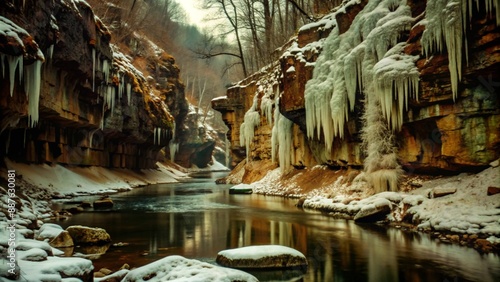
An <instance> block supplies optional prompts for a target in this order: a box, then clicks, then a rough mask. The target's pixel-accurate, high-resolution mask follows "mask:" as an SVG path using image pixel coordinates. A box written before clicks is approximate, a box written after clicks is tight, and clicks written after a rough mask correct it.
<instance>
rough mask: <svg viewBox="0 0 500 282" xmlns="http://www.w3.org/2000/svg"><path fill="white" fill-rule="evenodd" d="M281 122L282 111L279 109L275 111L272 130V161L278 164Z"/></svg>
mask: <svg viewBox="0 0 500 282" xmlns="http://www.w3.org/2000/svg"><path fill="white" fill-rule="evenodd" d="M279 120H280V110H279V108H278V107H276V108H275V109H274V124H273V129H272V130H271V161H272V162H273V163H276V154H277V152H278V142H279V140H278V130H279V129H278V124H279Z"/></svg>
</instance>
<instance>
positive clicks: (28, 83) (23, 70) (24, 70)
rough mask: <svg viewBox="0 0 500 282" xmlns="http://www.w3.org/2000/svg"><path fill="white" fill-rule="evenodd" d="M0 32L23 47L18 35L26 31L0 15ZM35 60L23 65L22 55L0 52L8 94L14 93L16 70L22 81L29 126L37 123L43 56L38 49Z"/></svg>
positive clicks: (23, 34)
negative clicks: (7, 78) (7, 77)
mask: <svg viewBox="0 0 500 282" xmlns="http://www.w3.org/2000/svg"><path fill="white" fill-rule="evenodd" d="M0 34H1V35H3V36H5V37H10V38H14V40H15V41H16V42H17V44H19V45H20V46H22V47H24V43H23V41H22V40H21V38H20V36H23V37H24V36H29V34H28V32H27V31H26V30H24V29H23V28H21V27H19V26H18V25H16V24H15V23H13V22H12V21H10V20H9V19H7V18H4V17H2V16H0ZM36 56H37V58H38V59H37V60H35V62H33V63H32V64H31V65H27V66H24V59H23V56H22V55H20V56H10V55H6V54H0V64H1V66H0V68H1V69H2V70H1V71H2V79H5V73H6V71H5V64H7V65H8V70H9V83H10V85H9V86H10V88H9V89H10V96H11V97H12V95H13V93H14V84H15V76H16V70H17V71H18V77H19V84H21V85H22V82H23V81H24V92H25V93H26V97H27V98H28V125H29V126H30V127H34V126H36V124H37V123H38V117H39V115H38V108H39V100H40V86H41V75H42V74H41V71H42V63H43V61H44V60H45V57H44V55H43V53H42V51H41V50H40V49H38V50H37V55H36Z"/></svg>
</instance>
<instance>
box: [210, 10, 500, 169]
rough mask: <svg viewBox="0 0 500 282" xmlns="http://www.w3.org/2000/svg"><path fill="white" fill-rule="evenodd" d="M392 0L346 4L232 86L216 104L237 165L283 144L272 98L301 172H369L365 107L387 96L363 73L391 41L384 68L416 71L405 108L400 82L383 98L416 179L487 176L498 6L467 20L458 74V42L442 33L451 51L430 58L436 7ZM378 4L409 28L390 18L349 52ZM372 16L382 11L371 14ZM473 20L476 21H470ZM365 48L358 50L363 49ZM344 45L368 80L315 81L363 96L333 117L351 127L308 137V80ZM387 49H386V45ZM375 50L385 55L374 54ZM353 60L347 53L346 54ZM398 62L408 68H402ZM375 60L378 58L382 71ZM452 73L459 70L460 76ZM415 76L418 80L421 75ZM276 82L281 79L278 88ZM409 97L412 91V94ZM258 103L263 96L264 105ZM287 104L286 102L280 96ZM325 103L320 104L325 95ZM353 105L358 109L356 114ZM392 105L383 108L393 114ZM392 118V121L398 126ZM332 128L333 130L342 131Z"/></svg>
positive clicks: (495, 122)
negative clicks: (250, 130)
mask: <svg viewBox="0 0 500 282" xmlns="http://www.w3.org/2000/svg"><path fill="white" fill-rule="evenodd" d="M389 2H391V1H368V0H363V1H350V2H349V3H347V4H346V3H344V4H345V5H344V6H342V7H339V8H337V9H335V10H334V11H332V13H331V14H329V15H327V16H325V17H324V18H322V19H321V20H319V21H318V22H316V23H312V24H309V25H307V26H304V27H302V28H301V29H300V30H299V32H298V35H297V36H296V37H295V38H293V39H292V40H291V41H290V42H289V43H287V44H286V45H285V46H283V48H282V53H283V55H282V56H281V59H280V61H279V62H276V63H275V65H274V66H270V67H268V69H267V71H262V72H260V73H257V74H254V75H253V76H251V77H249V78H246V79H245V80H243V81H241V82H239V83H238V84H237V85H235V86H233V87H231V88H229V89H228V91H227V95H226V96H225V97H221V98H217V99H214V100H213V101H212V106H213V108H214V109H216V110H218V111H220V112H221V113H222V115H223V119H224V121H225V122H226V124H227V125H228V126H229V128H230V131H229V133H228V138H229V140H230V141H231V144H232V156H233V160H235V163H233V165H235V164H236V162H237V161H242V160H244V159H245V158H246V156H247V155H248V161H250V162H251V161H252V160H262V159H271V155H272V154H273V153H272V152H273V148H272V147H273V145H272V144H273V138H274V137H273V134H272V132H271V128H272V127H273V125H270V124H269V122H268V120H269V119H267V118H266V114H265V112H266V111H271V112H272V111H273V110H266V108H267V107H268V106H267V105H266V103H267V102H266V100H268V99H272V100H273V101H276V103H275V105H274V106H273V107H274V108H278V109H279V113H280V114H281V115H282V116H284V117H286V118H287V119H289V120H290V121H292V122H293V124H292V126H291V129H290V130H291V132H292V139H293V140H292V145H291V149H290V151H289V152H290V155H291V158H290V160H289V162H290V164H291V165H293V166H294V167H296V168H302V167H304V166H305V167H310V166H314V165H316V164H327V165H328V166H330V167H331V168H342V167H361V166H363V165H364V161H365V160H366V157H367V150H365V149H366V147H364V146H366V143H369V142H367V141H366V140H365V142H363V136H362V134H363V131H366V121H365V120H364V118H363V115H364V113H365V111H366V108H365V102H366V100H367V99H370V97H371V95H375V94H377V93H376V91H374V90H373V89H371V88H370V89H367V88H366V87H367V86H366V85H368V83H367V82H365V80H372V78H371V77H372V76H371V75H370V78H369V79H368V78H367V77H368V75H369V74H368V73H363V74H362V75H361V73H360V72H361V69H362V68H365V69H366V67H365V65H364V64H366V63H367V62H369V61H368V60H367V59H366V58H367V55H365V52H366V53H368V51H369V50H370V49H369V48H368V47H370V46H369V43H370V41H369V39H372V40H374V41H375V42H377V43H378V42H379V41H381V40H380V39H382V40H383V39H385V40H386V41H384V42H383V44H386V45H387V46H383V48H386V50H389V52H387V53H386V54H385V55H384V53H385V51H386V50H383V52H382V53H381V54H382V55H384V56H380V57H379V58H378V62H380V61H382V58H383V59H393V61H394V65H397V64H398V63H401V61H404V60H406V59H407V58H410V59H411V61H412V64H411V67H410V68H408V70H410V71H408V70H407V69H404V70H402V71H401V72H400V73H403V75H406V76H405V77H404V78H405V79H409V80H410V79H414V80H416V81H417V83H416V84H417V85H416V86H415V87H416V88H411V89H410V90H409V91H408V92H410V94H408V99H407V100H406V101H407V103H408V105H407V106H406V107H405V106H404V103H403V102H404V101H403V100H402V97H403V96H402V94H403V93H402V92H403V90H401V89H397V88H398V81H397V79H395V80H393V81H390V80H387V81H389V82H388V83H389V86H387V88H388V90H387V91H386V92H389V96H390V95H391V93H392V95H393V96H392V97H389V99H390V100H387V99H385V98H384V99H385V100H384V99H382V103H386V102H387V103H389V110H387V109H386V111H388V112H389V113H388V114H387V115H385V117H386V118H385V119H384V120H385V122H387V127H388V130H387V133H388V136H390V135H391V134H392V135H394V139H395V140H394V146H396V147H397V150H396V151H397V161H398V163H399V164H400V165H401V166H402V168H404V169H405V170H406V171H407V172H411V173H431V174H443V173H445V174H446V173H460V172H468V171H477V170H480V169H482V168H485V167H487V166H488V164H489V162H491V161H493V160H496V159H498V158H499V157H500V99H499V97H498V90H499V87H500V73H499V72H498V71H496V70H498V69H499V67H500V29H499V27H498V23H500V20H499V19H498V18H497V19H496V18H495V9H494V7H493V6H494V5H492V4H491V3H490V6H489V7H490V8H488V7H486V6H484V3H482V4H479V5H478V6H477V8H476V6H475V4H474V7H469V10H470V13H466V14H464V15H463V18H462V20H463V21H464V22H465V23H464V27H463V28H464V30H466V32H465V31H464V33H463V34H465V35H463V36H464V38H463V39H458V40H462V42H455V43H454V44H463V45H464V46H463V47H460V46H459V47H458V48H459V50H461V51H462V52H463V55H462V57H460V58H459V60H460V62H459V64H458V67H457V66H456V65H457V63H456V62H455V59H454V57H452V55H453V56H454V55H455V53H456V52H455V50H454V49H453V48H454V46H452V44H451V43H450V42H449V41H446V43H447V44H448V45H450V46H449V47H448V49H446V44H445V43H440V40H442V41H445V35H441V36H442V38H439V39H438V42H434V44H435V45H439V44H441V45H444V46H445V47H443V48H442V50H437V47H442V46H436V48H434V49H433V50H431V51H429V50H427V49H426V48H427V45H429V44H427V43H426V44H427V45H426V44H422V37H423V33H424V31H425V30H426V28H427V29H429V31H428V33H430V32H431V30H430V29H431V27H432V23H433V22H432V21H433V20H435V19H431V16H432V15H431V14H430V13H427V14H426V5H427V2H426V1H401V3H399V2H400V1H392V2H394V3H392V2H391V3H389ZM403 2H405V4H404V3H403ZM439 2H443V1H439ZM444 2H446V1H444ZM489 2H491V1H489ZM489 2H488V3H489ZM377 5H378V6H377ZM384 5H385V6H384ZM463 5H466V4H463ZM374 6H377V8H379V9H380V10H377V11H378V12H380V13H385V14H384V15H388V17H390V16H391V15H392V14H396V13H401V14H404V18H402V20H401V21H399V22H404V21H407V24H406V25H405V26H404V27H401V30H400V31H397V33H395V34H394V36H393V34H392V33H390V30H384V27H385V26H384V25H386V26H388V27H390V24H393V25H396V24H397V21H396V20H395V21H392V22H391V21H390V20H386V19H385V18H384V19H383V20H381V21H380V22H375V23H376V25H375V23H373V28H372V29H370V30H368V31H366V32H365V30H363V32H365V33H363V32H361V31H360V34H361V35H360V36H359V37H360V38H354V39H353V41H352V42H355V43H352V42H349V43H351V45H350V46H346V45H349V44H344V42H345V40H344V39H346V38H348V37H349V36H352V34H353V33H354V32H358V30H357V29H361V27H360V26H361V24H360V21H362V20H363V19H364V18H369V17H371V16H372V15H373V14H375V9H374V8H373V7H374ZM492 7H493V8H492ZM465 8H466V7H465ZM465 8H464V9H465ZM367 9H372V10H371V11H368V10H367ZM464 11H466V10H464ZM466 12H467V11H466ZM443 14H444V13H443ZM497 14H498V13H497ZM466 15H470V17H469V16H466ZM358 16H359V17H358ZM394 17H395V16H394ZM443 17H444V16H443ZM384 21H385V22H384ZM368 24H370V23H369V22H366V23H365V25H368ZM373 30H376V32H379V33H380V37H381V38H380V39H378V41H377V39H374V38H370V36H371V35H367V34H368V32H372V31H373ZM445 32H448V31H447V30H446V31H445ZM393 33H394V32H393ZM386 34H388V35H390V36H392V37H395V38H394V39H393V38H392V37H391V38H388V39H386V38H384V36H386ZM388 35H387V36H388ZM459 35H460V34H457V35H456V36H457V37H458V36H459ZM332 36H333V37H332ZM427 36H428V34H427ZM329 37H330V38H329ZM446 39H448V38H446ZM327 40H330V42H337V45H336V47H335V49H333V50H328V51H325V50H324V49H325V48H326V47H325V46H327V45H326V44H327V43H325V42H327ZM335 40H337V41H335ZM424 40H425V39H424ZM427 41H428V39H427ZM339 42H340V43H339ZM360 42H361V43H360ZM357 44H359V45H357ZM367 46H368V47H367ZM356 47H358V48H357V49H356ZM342 48H345V49H346V52H347V53H348V54H349V55H352V54H355V52H357V51H360V50H361V49H362V50H361V51H362V52H359V56H351V57H349V58H348V57H347V56H345V58H346V59H345V60H344V61H342V63H344V62H345V64H346V65H345V68H344V72H345V73H348V71H349V69H347V64H348V63H349V62H350V61H348V60H351V61H357V62H358V65H359V67H358V68H357V72H358V73H357V75H358V77H357V78H356V76H354V79H348V78H347V75H346V74H345V73H344V72H343V73H342V74H340V75H337V74H333V72H332V74H331V76H333V77H334V78H333V79H332V80H328V79H325V80H324V81H315V83H316V84H321V83H325V84H327V83H331V84H330V85H331V86H326V85H325V87H330V91H331V92H336V91H340V90H342V91H345V90H344V89H340V90H338V89H339V88H349V87H351V86H350V85H352V84H353V85H354V86H353V87H351V89H354V90H355V91H351V92H349V91H348V90H349V89H347V91H345V92H346V94H345V96H340V97H344V98H342V99H340V100H339V101H338V102H337V104H338V103H345V104H346V106H345V108H346V109H345V111H344V110H342V111H341V115H342V118H341V120H340V121H339V120H335V119H334V118H332V119H333V124H334V125H336V124H337V123H341V126H339V127H338V130H337V129H336V128H335V129H336V131H335V133H331V135H330V136H326V132H330V131H329V130H330V129H328V128H326V127H325V126H327V125H321V126H323V127H321V126H318V127H317V128H313V130H312V131H314V132H313V134H310V136H309V137H308V136H307V135H308V134H307V126H308V121H307V119H308V117H307V114H306V112H307V111H306V108H307V105H306V104H307V101H306V96H307V95H305V93H306V86H310V85H307V83H308V81H311V79H312V78H313V73H314V71H315V68H320V67H322V65H318V63H317V62H316V61H317V59H318V57H319V56H320V55H321V54H322V52H331V53H330V54H334V55H332V57H334V58H333V59H332V60H331V61H325V60H323V61H321V64H323V67H324V65H325V64H331V62H332V61H335V60H336V59H337V58H336V57H335V54H336V55H338V54H341V53H336V52H337V51H338V50H341V49H342ZM377 48H379V47H378V46H377ZM374 49H376V48H375V47H374ZM379 50H380V48H379ZM379 50H374V51H373V52H377V51H379ZM397 52H398V53H397ZM396 53H397V54H396ZM327 55H328V54H327ZM343 55H344V54H341V56H343ZM346 55H347V54H346ZM375 55H377V54H375ZM396 55H397V56H396ZM363 56H364V58H365V59H363ZM372 56H373V55H372ZM375 57H376V56H375ZM394 58H396V59H394ZM398 60H401V61H400V62H397V61H398ZM375 63H377V61H375V62H374V63H373V64H375ZM335 67H336V66H334V65H332V66H330V69H335ZM382 67H383V66H382ZM382 67H380V68H379V69H382ZM390 67H393V66H390ZM450 68H452V69H453V71H452V72H451V73H450ZM355 69H356V68H355ZM365 69H363V71H364V70H365ZM374 69H375V68H374ZM455 69H459V71H458V72H459V73H461V78H460V79H458V81H457V79H455V78H454V73H456V72H457V71H456V70H455ZM370 70H371V69H370ZM417 70H418V72H417ZM411 71H413V72H411ZM405 72H408V73H409V74H406V73H405ZM381 73H382V72H381ZM378 74H379V73H376V72H375V71H374V75H373V77H377V76H376V75H378ZM382 74H383V73H382ZM415 74H416V76H413V77H412V76H411V75H415ZM398 75H399V76H398ZM403 75H400V74H393V77H396V78H399V77H403ZM344 76H345V79H344ZM318 77H319V76H318ZM380 77H382V76H380ZM455 77H456V75H455ZM383 78H384V77H382V78H381V79H378V80H377V79H375V80H373V82H370V83H371V85H372V86H373V87H379V88H380V87H382V86H383V85H384V83H386V80H384V79H383ZM336 79H337V80H336ZM338 79H341V80H342V87H339V86H338V84H337V81H338ZM454 79H455V80H454ZM269 81H273V82H272V83H269ZM454 81H456V82H454ZM269 85H273V86H272V88H273V89H274V90H273V94H272V95H269V94H266V91H267V90H265V89H266V87H267V88H269V87H270V86H269ZM380 85H382V86H380ZM408 85H411V81H410V82H408ZM453 85H456V86H453ZM335 87H336V88H335ZM414 89H417V90H414ZM399 90H401V91H399ZM398 91H399V92H400V93H401V96H397V95H399V94H398ZM404 91H407V89H406V88H405V89H404ZM373 92H375V94H373ZM415 92H416V93H415ZM405 93H406V92H405ZM348 94H349V95H350V96H349V95H348ZM330 95H331V94H330ZM333 95H336V94H335V93H334V94H333ZM255 97H257V98H256V100H255V103H254V98H255ZM278 97H279V100H278V99H276V98H278ZM398 97H399V100H401V101H400V102H399V101H398ZM404 97H406V96H404ZM316 99H318V98H317V97H316ZM344 99H345V100H344ZM405 99H406V98H405ZM351 100H352V106H351V107H348V106H347V105H348V104H349V103H351V102H350V101H351ZM317 103H318V104H319V105H321V103H330V104H331V107H335V103H333V102H331V101H330V99H329V100H326V101H323V102H322V101H319V102H317ZM397 103H401V104H399V105H400V106H398V105H396V104H397ZM391 105H392V106H391ZM383 106H384V105H382V110H384V108H383ZM252 107H253V108H256V109H260V110H261V112H260V121H259V122H258V124H257V123H256V124H255V126H254V128H255V130H254V136H253V137H252V140H251V142H249V147H248V149H249V152H245V150H246V148H245V147H244V146H242V144H243V143H244V142H240V127H241V125H242V124H245V123H247V119H246V118H245V115H246V113H248V112H253V111H254V109H253V108H252ZM391 107H392V112H391V109H390V108H391ZM398 107H399V108H398ZM316 109H320V107H319V106H316ZM330 110H331V109H330ZM398 111H401V125H400V126H398V125H397V113H398ZM395 113H396V114H395ZM321 114H322V113H320V111H319V110H318V111H317V117H316V122H318V121H322V116H321ZM344 114H345V119H344ZM391 114H392V120H390V118H391ZM313 115H316V113H314V114H313ZM394 115H395V116H396V118H395V117H394ZM309 118H310V117H309ZM270 120H272V118H271V119H270ZM391 126H392V128H391ZM327 129H328V130H327ZM331 130H332V131H333V129H331ZM277 131H278V134H282V132H279V130H277ZM325 136H326V137H328V138H326V139H328V140H331V144H329V146H328V144H326V143H330V142H329V141H325ZM280 145H281V144H280ZM328 147H330V149H328ZM279 163H280V166H287V164H283V163H282V162H281V161H280V162H279Z"/></svg>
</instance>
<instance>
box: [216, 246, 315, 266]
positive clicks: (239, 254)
mask: <svg viewBox="0 0 500 282" xmlns="http://www.w3.org/2000/svg"><path fill="white" fill-rule="evenodd" d="M216 262H217V263H218V264H220V265H222V266H225V267H231V268H241V269H243V268H302V269H306V268H307V259H306V257H305V256H304V255H303V254H302V253H301V252H299V251H297V250H295V249H292V248H289V247H285V246H279V245H263V246H249V247H243V248H236V249H230V250H224V251H221V252H219V254H218V255H217V259H216Z"/></svg>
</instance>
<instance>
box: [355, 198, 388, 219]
mask: <svg viewBox="0 0 500 282" xmlns="http://www.w3.org/2000/svg"><path fill="white" fill-rule="evenodd" d="M391 206H392V204H391V202H390V201H389V200H387V199H385V198H377V199H376V200H375V201H374V202H373V203H371V204H367V205H365V206H363V207H362V208H361V210H360V211H359V212H358V213H357V214H356V216H354V221H358V222H375V221H378V220H382V219H384V218H385V217H386V215H387V214H389V213H390V212H391Z"/></svg>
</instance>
